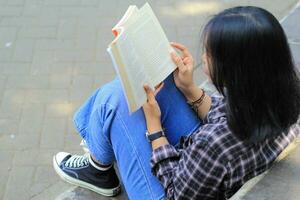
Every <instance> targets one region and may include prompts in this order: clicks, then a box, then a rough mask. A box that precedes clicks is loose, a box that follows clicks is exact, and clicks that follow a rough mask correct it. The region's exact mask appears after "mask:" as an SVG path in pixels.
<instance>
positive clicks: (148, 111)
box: [143, 82, 164, 132]
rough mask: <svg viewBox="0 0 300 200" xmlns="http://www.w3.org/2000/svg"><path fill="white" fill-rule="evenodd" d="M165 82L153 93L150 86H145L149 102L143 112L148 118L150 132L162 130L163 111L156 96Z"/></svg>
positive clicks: (145, 104)
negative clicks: (161, 118)
mask: <svg viewBox="0 0 300 200" xmlns="http://www.w3.org/2000/svg"><path fill="white" fill-rule="evenodd" d="M163 85H164V84H163V82H162V83H160V84H158V85H157V86H156V87H155V91H153V90H152V89H151V88H150V87H149V86H148V85H144V90H145V92H146V95H147V102H145V103H144V105H143V110H144V114H145V118H146V123H147V129H148V131H149V132H153V131H158V130H161V128H162V127H161V121H160V117H161V111H160V108H159V105H158V103H157V101H156V99H155V95H156V94H157V93H158V92H159V91H160V90H161V89H162V87H163Z"/></svg>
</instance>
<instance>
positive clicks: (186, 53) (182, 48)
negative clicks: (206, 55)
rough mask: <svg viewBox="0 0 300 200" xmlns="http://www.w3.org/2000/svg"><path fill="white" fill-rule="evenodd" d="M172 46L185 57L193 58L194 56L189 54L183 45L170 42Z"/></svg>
mask: <svg viewBox="0 0 300 200" xmlns="http://www.w3.org/2000/svg"><path fill="white" fill-rule="evenodd" d="M170 44H171V46H173V47H175V48H176V49H179V50H180V51H182V53H183V55H184V56H192V54H191V53H190V52H189V50H188V49H187V48H186V47H185V46H184V45H182V44H179V43H177V42H170Z"/></svg>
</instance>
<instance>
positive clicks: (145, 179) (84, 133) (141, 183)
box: [74, 74, 201, 200]
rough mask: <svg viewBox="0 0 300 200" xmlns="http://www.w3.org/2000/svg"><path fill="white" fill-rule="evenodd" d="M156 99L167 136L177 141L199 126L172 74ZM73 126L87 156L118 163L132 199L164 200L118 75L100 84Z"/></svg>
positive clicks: (142, 126) (138, 119) (141, 127)
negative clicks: (85, 148) (88, 151)
mask: <svg viewBox="0 0 300 200" xmlns="http://www.w3.org/2000/svg"><path fill="white" fill-rule="evenodd" d="M156 99H157V101H158V104H159V106H160V109H161V113H162V116H161V122H162V126H163V127H164V128H165V133H166V137H167V138H168V140H169V142H170V143H171V144H172V145H178V143H179V141H180V137H181V136H184V135H189V134H191V133H193V132H194V131H195V130H196V129H197V128H199V126H200V125H201V121H200V120H199V118H197V116H196V114H195V112H194V111H193V110H192V109H191V108H190V107H189V106H188V104H187V103H186V98H185V97H184V96H183V94H182V93H181V92H180V91H179V90H178V88H177V87H176V86H175V83H174V79H173V74H170V75H169V76H168V77H167V79H166V80H165V81H164V87H163V88H162V90H161V91H160V92H159V93H158V94H157V96H156ZM74 123H75V126H76V128H77V130H78V132H79V133H80V135H81V137H82V138H83V139H84V140H85V141H86V143H87V146H88V148H89V150H90V152H91V154H92V155H93V156H94V157H95V158H96V159H97V160H98V161H100V162H101V163H103V164H111V163H112V162H114V161H116V163H117V165H118V169H119V172H120V175H121V179H122V182H123V184H124V186H125V189H126V191H127V194H128V196H129V198H130V199H143V200H145V199H163V197H164V188H163V187H162V185H161V184H160V182H159V181H158V179H157V178H156V177H155V176H153V175H152V174H151V169H150V158H151V153H152V148H151V145H150V144H149V143H148V141H147V138H146V136H145V132H146V129H147V127H146V121H145V117H144V112H143V110H142V108H141V109H139V110H138V111H136V112H135V113H133V114H132V115H129V112H128V108H127V103H126V100H125V96H124V93H123V90H122V86H121V82H120V80H119V78H118V77H117V78H115V79H114V80H113V81H111V82H109V83H107V84H105V85H103V86H101V87H100V88H98V89H97V90H96V91H95V92H94V93H93V94H92V95H91V96H90V97H89V98H88V99H87V100H86V102H85V103H84V104H83V105H82V106H81V107H80V108H79V110H78V111H77V112H76V113H75V115H74Z"/></svg>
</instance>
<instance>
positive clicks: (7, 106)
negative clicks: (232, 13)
mask: <svg viewBox="0 0 300 200" xmlns="http://www.w3.org/2000/svg"><path fill="white" fill-rule="evenodd" d="M296 1H297V0H287V1H281V0H273V1H267V0H261V1H245V0H218V1H217V0H209V1H208V0H206V1H204V0H203V1H200V0H199V1H183V0H181V1H172V0H164V1H158V0H157V1H154V0H152V1H149V3H150V4H151V5H152V7H153V9H154V11H155V12H156V14H157V16H158V18H159V20H160V21H161V23H162V25H163V27H164V29H165V31H166V33H167V35H168V37H169V39H170V40H171V41H178V42H182V43H184V44H186V45H187V46H188V47H189V48H190V49H191V51H192V52H193V54H194V55H197V57H199V56H198V55H199V54H198V53H197V52H198V44H199V42H198V41H199V31H200V29H201V27H202V25H203V23H204V22H205V21H206V20H207V16H208V15H211V14H213V13H216V12H217V11H219V10H221V9H224V8H227V7H230V6H234V5H245V4H250V5H257V6H262V7H265V8H267V9H269V10H270V11H272V12H273V13H274V14H275V15H276V17H277V18H278V19H281V18H282V17H283V16H285V15H286V14H287V13H288V12H289V10H290V9H291V8H292V7H293V6H294V5H295V3H296ZM143 3H144V1H142V0H140V1H138V0H135V1H123V0H110V1H104V0H102V1H100V0H0V162H1V166H0V180H1V181H0V199H1V198H2V199H9V200H11V199H12V200H13V199H18V200H22V199H106V198H102V197H100V196H99V195H96V194H95V193H93V192H89V191H87V190H84V189H80V188H76V187H73V186H71V185H69V184H66V183H64V182H62V181H60V179H59V178H58V176H57V175H56V174H55V172H54V170H53V169H52V166H51V162H52V156H53V154H54V153H56V152H57V151H61V150H65V151H70V152H81V150H80V148H79V145H78V144H79V140H80V138H79V137H78V135H77V134H76V133H75V129H74V128H73V124H72V120H71V118H72V115H73V113H74V111H75V110H76V109H77V108H78V106H79V105H80V104H82V103H83V101H84V100H85V99H86V98H87V97H88V96H89V94H90V93H91V92H92V91H93V90H94V89H95V88H97V87H99V86H101V85H102V84H103V83H105V82H107V81H109V80H111V79H112V78H113V77H114V76H115V73H114V70H113V67H112V64H111V61H110V59H109V57H108V54H107V53H106V51H105V49H106V46H107V44H108V43H109V42H110V41H111V40H112V34H111V31H110V30H111V27H112V26H113V25H114V24H115V23H116V22H117V21H118V20H119V19H120V17H121V16H122V15H123V13H124V12H125V10H126V8H127V7H128V5H129V4H136V5H138V6H141V5H142V4H143ZM298 13H300V12H298ZM299 16H300V15H299V14H298V15H296V16H295V17H294V18H293V20H294V21H293V22H292V19H291V20H289V21H287V24H286V25H285V27H286V29H287V30H289V31H290V32H289V34H288V35H289V38H290V41H291V43H292V44H291V46H292V48H293V50H294V51H295V52H296V62H297V63H298V64H300V60H299V59H300V58H299V57H297V56H298V55H300V45H299V44H300V38H299V31H300V29H299V26H295V25H297V19H299ZM295 27H296V28H295ZM297 52H298V53H297ZM196 60H198V59H197V58H196ZM196 79H197V82H198V83H199V84H200V83H201V82H203V80H204V77H203V76H202V75H201V73H200V72H198V73H197V77H196ZM117 199H126V195H125V194H124V193H123V194H122V195H121V196H119V197H117Z"/></svg>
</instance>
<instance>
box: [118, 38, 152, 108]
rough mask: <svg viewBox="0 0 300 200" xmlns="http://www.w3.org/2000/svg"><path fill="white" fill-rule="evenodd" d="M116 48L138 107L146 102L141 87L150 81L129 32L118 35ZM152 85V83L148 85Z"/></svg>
mask: <svg viewBox="0 0 300 200" xmlns="http://www.w3.org/2000/svg"><path fill="white" fill-rule="evenodd" d="M117 46H118V49H119V50H120V54H121V57H122V60H123V62H124V65H125V66H126V68H125V70H126V72H127V76H128V80H129V82H130V85H131V86H132V90H133V92H132V93H133V98H134V100H135V103H136V107H137V108H139V107H141V106H142V105H143V103H145V102H146V99H147V98H146V94H145V91H144V88H143V84H144V83H146V82H147V83H150V80H149V77H148V76H147V72H146V69H145V67H144V64H143V62H142V59H140V55H139V53H138V52H137V49H136V48H135V47H134V43H133V38H132V36H131V35H130V34H129V35H127V34H123V35H120V38H119V40H118V42H117ZM150 86H152V87H153V85H150Z"/></svg>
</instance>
